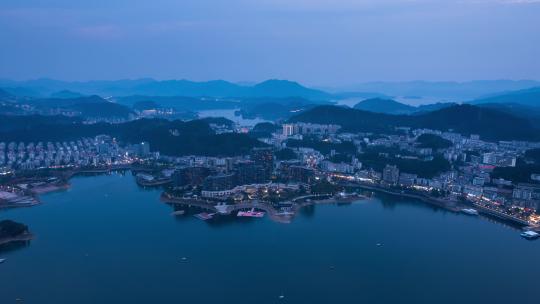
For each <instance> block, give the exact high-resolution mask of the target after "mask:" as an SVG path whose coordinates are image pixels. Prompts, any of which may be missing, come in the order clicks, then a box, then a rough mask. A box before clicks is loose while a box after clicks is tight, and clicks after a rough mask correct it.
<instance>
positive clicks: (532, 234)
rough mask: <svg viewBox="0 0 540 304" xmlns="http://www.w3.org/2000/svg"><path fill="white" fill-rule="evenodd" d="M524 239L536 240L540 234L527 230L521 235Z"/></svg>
mask: <svg viewBox="0 0 540 304" xmlns="http://www.w3.org/2000/svg"><path fill="white" fill-rule="evenodd" d="M520 235H521V236H522V237H524V238H526V239H528V240H533V239H536V238H538V237H539V236H540V234H538V233H537V232H534V231H531V230H527V231H525V232H522V233H521V234H520Z"/></svg>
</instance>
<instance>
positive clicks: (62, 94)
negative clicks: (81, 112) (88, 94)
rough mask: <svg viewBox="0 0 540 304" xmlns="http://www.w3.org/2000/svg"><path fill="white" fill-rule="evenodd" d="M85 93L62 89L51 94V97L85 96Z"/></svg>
mask: <svg viewBox="0 0 540 304" xmlns="http://www.w3.org/2000/svg"><path fill="white" fill-rule="evenodd" d="M83 96H84V95H83V94H81V93H77V92H73V91H69V90H62V91H58V92H54V93H52V94H51V96H50V97H51V98H79V97H83Z"/></svg>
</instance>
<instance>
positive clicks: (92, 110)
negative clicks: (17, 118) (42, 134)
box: [26, 95, 133, 118]
mask: <svg viewBox="0 0 540 304" xmlns="http://www.w3.org/2000/svg"><path fill="white" fill-rule="evenodd" d="M26 103H27V104H30V105H32V106H34V107H35V108H36V109H38V110H40V111H51V112H53V113H54V112H55V111H56V110H64V111H75V112H80V115H81V116H83V117H107V118H112V117H118V118H128V117H129V115H130V114H132V113H133V111H131V109H129V108H128V107H126V106H124V105H121V104H117V103H112V102H109V101H107V100H105V99H103V98H101V97H99V96H96V95H92V96H85V97H77V98H45V99H33V100H28V101H26Z"/></svg>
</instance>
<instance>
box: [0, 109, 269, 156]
mask: <svg viewBox="0 0 540 304" xmlns="http://www.w3.org/2000/svg"><path fill="white" fill-rule="evenodd" d="M99 134H108V135H111V136H113V137H116V138H117V139H118V140H120V141H122V142H124V143H138V142H141V141H148V142H149V143H150V146H151V148H152V150H153V151H159V152H161V153H162V154H165V155H192V154H194V155H209V156H210V155H212V156H218V155H223V156H228V155H241V154H244V153H246V152H247V151H249V150H250V149H251V148H253V147H256V146H260V145H262V143H261V142H259V141H257V140H256V139H253V138H251V137H250V136H248V135H246V134H237V133H225V134H215V132H214V131H213V130H212V129H211V128H210V126H209V123H208V122H207V121H205V120H192V121H188V122H183V121H180V120H175V121H168V120H162V119H140V120H135V121H130V122H126V123H121V124H109V123H97V124H83V123H81V121H80V120H78V119H72V118H66V117H62V116H1V117H0V142H10V141H15V142H21V141H22V142H38V141H45V142H46V141H70V140H76V139H79V138H81V137H91V136H96V135H99Z"/></svg>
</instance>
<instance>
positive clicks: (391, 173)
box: [382, 165, 399, 185]
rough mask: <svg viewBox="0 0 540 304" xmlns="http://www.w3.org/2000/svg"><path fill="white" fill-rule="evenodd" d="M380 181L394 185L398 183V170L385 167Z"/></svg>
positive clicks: (393, 167)
mask: <svg viewBox="0 0 540 304" xmlns="http://www.w3.org/2000/svg"><path fill="white" fill-rule="evenodd" d="M382 180H383V181H385V182H387V183H389V184H392V185H395V184H397V182H398V181H399V169H398V168H397V167H396V166H390V165H386V167H384V169H383V174H382Z"/></svg>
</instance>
